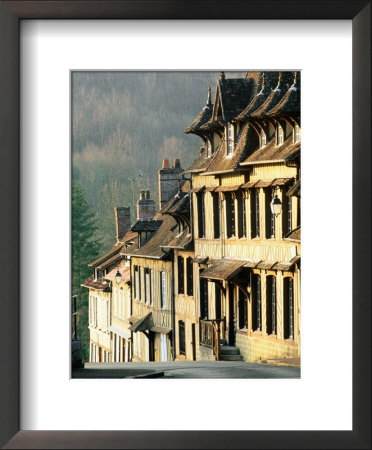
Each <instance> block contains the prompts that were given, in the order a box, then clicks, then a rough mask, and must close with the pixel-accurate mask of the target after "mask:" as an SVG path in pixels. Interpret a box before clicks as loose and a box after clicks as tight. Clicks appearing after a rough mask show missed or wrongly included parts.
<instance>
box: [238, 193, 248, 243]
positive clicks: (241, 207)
mask: <svg viewBox="0 0 372 450" xmlns="http://www.w3.org/2000/svg"><path fill="white" fill-rule="evenodd" d="M237 199H238V236H239V237H240V238H242V237H245V236H246V229H245V221H246V214H245V198H244V194H243V192H238V193H237Z"/></svg>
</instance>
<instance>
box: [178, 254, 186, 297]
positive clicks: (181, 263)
mask: <svg viewBox="0 0 372 450" xmlns="http://www.w3.org/2000/svg"><path fill="white" fill-rule="evenodd" d="M177 261H178V264H177V266H178V293H179V294H184V293H185V286H184V261H183V257H182V256H179V257H178V258H177Z"/></svg>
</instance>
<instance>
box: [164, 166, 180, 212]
mask: <svg viewBox="0 0 372 450" xmlns="http://www.w3.org/2000/svg"><path fill="white" fill-rule="evenodd" d="M182 172H183V169H182V167H181V162H180V160H179V159H175V160H174V166H172V167H169V160H168V159H163V164H162V168H161V169H160V170H159V209H162V208H163V207H164V206H165V205H166V204H167V203H168V202H169V200H170V199H171V198H172V197H174V196H175V195H176V194H177V192H178V182H179V181H182V175H181V173H182Z"/></svg>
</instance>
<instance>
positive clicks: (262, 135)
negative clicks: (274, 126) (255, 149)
mask: <svg viewBox="0 0 372 450" xmlns="http://www.w3.org/2000/svg"><path fill="white" fill-rule="evenodd" d="M265 145H266V133H265V132H264V130H263V129H262V128H261V132H260V147H264V146H265Z"/></svg>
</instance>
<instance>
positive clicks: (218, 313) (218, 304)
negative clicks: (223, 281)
mask: <svg viewBox="0 0 372 450" xmlns="http://www.w3.org/2000/svg"><path fill="white" fill-rule="evenodd" d="M214 289H215V291H214V292H215V298H216V319H221V318H222V314H221V289H220V288H219V286H217V284H215V285H214Z"/></svg>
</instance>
